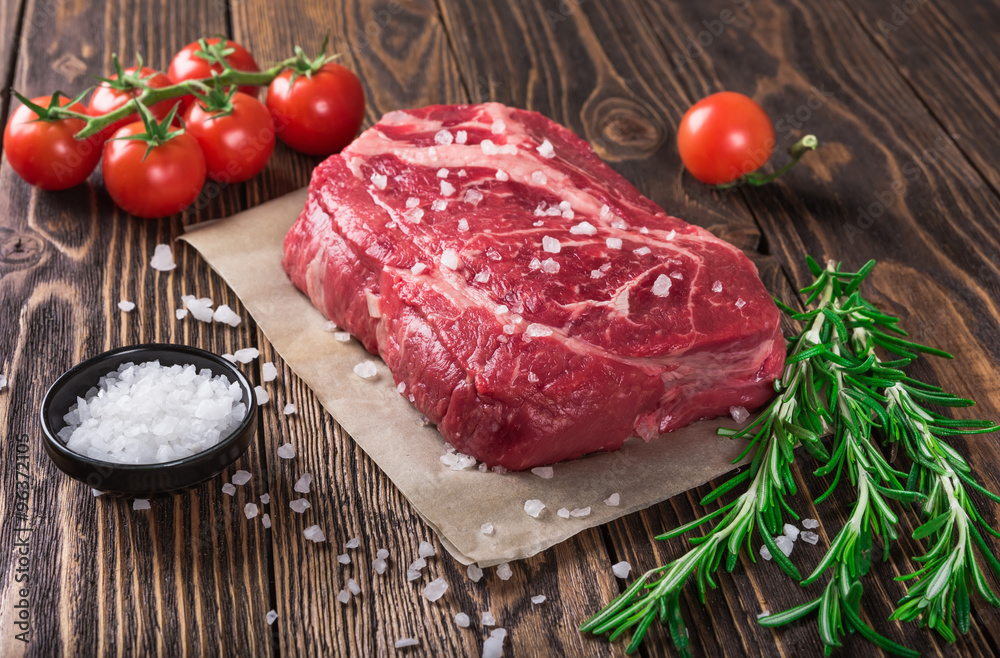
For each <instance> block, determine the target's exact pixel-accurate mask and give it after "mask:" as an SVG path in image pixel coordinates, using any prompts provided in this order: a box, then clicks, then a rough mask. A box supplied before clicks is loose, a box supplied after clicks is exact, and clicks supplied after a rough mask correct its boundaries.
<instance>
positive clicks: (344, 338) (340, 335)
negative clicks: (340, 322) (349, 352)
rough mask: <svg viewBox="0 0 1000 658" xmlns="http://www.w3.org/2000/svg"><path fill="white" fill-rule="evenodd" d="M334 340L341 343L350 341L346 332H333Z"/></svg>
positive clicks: (349, 336) (349, 335)
mask: <svg viewBox="0 0 1000 658" xmlns="http://www.w3.org/2000/svg"><path fill="white" fill-rule="evenodd" d="M333 338H334V340H339V341H340V342H341V343H346V342H348V341H349V340H351V334H349V333H347V332H346V331H335V332H333Z"/></svg>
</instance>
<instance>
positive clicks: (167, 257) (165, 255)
mask: <svg viewBox="0 0 1000 658" xmlns="http://www.w3.org/2000/svg"><path fill="white" fill-rule="evenodd" d="M149 266H150V267H152V268H153V269H154V270H158V271H160V272H169V271H170V270H172V269H174V268H175V267H177V263H175V262H174V255H173V254H172V253H170V245H167V244H158V245H156V247H154V248H153V257H152V258H150V259H149Z"/></svg>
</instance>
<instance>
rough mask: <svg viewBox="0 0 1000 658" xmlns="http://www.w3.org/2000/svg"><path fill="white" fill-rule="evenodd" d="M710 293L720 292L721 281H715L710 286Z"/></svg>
mask: <svg viewBox="0 0 1000 658" xmlns="http://www.w3.org/2000/svg"><path fill="white" fill-rule="evenodd" d="M712 292H722V281H716V282H715V283H713V284H712Z"/></svg>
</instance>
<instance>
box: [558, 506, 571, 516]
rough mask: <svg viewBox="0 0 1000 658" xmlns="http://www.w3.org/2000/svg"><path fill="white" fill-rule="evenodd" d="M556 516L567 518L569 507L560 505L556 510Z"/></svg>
mask: <svg viewBox="0 0 1000 658" xmlns="http://www.w3.org/2000/svg"><path fill="white" fill-rule="evenodd" d="M556 516H558V517H560V518H563V519H568V518H569V508H568V507H560V508H559V511H557V512H556Z"/></svg>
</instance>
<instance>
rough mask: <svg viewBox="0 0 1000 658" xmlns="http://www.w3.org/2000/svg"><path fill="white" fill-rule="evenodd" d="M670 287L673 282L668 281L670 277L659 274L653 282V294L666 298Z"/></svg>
mask: <svg viewBox="0 0 1000 658" xmlns="http://www.w3.org/2000/svg"><path fill="white" fill-rule="evenodd" d="M672 285H673V282H672V281H671V280H670V277H669V276H667V275H666V274H661V275H660V276H658V277H656V281H654V282H653V294H654V295H656V296H657V297H668V296H669V295H670V286H672Z"/></svg>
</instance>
